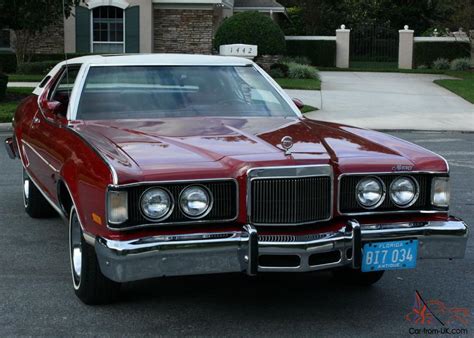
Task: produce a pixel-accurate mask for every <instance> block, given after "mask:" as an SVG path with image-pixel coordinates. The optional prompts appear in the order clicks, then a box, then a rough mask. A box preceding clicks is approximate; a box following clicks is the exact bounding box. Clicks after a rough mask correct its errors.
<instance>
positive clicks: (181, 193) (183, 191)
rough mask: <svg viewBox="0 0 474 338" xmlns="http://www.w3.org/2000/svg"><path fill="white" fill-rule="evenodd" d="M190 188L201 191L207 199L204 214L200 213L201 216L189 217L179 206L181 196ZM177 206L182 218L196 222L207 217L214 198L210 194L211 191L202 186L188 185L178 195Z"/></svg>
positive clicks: (180, 205)
mask: <svg viewBox="0 0 474 338" xmlns="http://www.w3.org/2000/svg"><path fill="white" fill-rule="evenodd" d="M192 188H200V189H202V190H203V191H204V192H205V193H206V195H207V197H208V200H209V202H208V204H207V208H206V209H205V211H204V212H202V213H201V214H199V215H190V214H189V213H188V212H186V211H185V210H184V208H183V206H182V204H181V199H182V198H183V194H184V193H185V192H186V191H187V190H188V189H192ZM178 205H179V209H180V211H181V212H182V213H183V215H184V216H186V217H187V218H189V219H192V220H198V219H202V218H204V217H206V216H207V215H209V213H210V212H211V210H212V207H213V206H214V196H213V194H212V192H211V190H210V189H209V188H208V187H206V186H204V185H201V184H190V185H188V186H186V187H184V188H183V189H182V190H181V191H180V193H179V196H178Z"/></svg>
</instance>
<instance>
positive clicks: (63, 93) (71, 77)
mask: <svg viewBox="0 0 474 338" xmlns="http://www.w3.org/2000/svg"><path fill="white" fill-rule="evenodd" d="M79 69H80V66H69V67H68V68H66V69H65V70H64V71H63V73H62V75H61V78H60V79H59V81H58V83H57V84H56V87H55V89H54V91H53V93H52V94H51V96H50V100H53V101H59V102H61V103H63V104H64V105H66V107H67V105H68V104H69V96H70V94H71V91H72V88H73V86H74V83H75V82H76V78H77V74H78V73H79Z"/></svg>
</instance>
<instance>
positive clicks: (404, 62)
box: [398, 26, 415, 69]
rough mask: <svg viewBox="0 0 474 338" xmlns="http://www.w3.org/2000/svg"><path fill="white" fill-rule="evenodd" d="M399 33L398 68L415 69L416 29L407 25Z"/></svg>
mask: <svg viewBox="0 0 474 338" xmlns="http://www.w3.org/2000/svg"><path fill="white" fill-rule="evenodd" d="M398 33H399V35H400V39H399V42H398V68H399V69H413V34H414V33H415V31H414V30H411V29H408V26H405V27H404V29H402V30H399V31H398Z"/></svg>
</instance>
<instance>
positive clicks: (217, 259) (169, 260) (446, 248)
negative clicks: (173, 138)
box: [95, 220, 468, 282]
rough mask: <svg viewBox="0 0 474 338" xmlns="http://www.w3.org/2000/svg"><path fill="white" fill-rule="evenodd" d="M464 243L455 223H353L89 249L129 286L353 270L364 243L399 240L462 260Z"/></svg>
mask: <svg viewBox="0 0 474 338" xmlns="http://www.w3.org/2000/svg"><path fill="white" fill-rule="evenodd" d="M467 238H468V227H467V225H466V224H465V223H464V222H463V221H459V220H450V221H445V222H424V223H394V224H380V225H379V224H368V225H367V224H363V225H360V224H359V223H358V222H357V221H355V220H353V221H349V222H348V223H347V226H345V227H343V228H341V229H340V230H339V231H335V232H328V233H321V234H316V235H304V236H291V235H290V236H288V235H262V236H259V235H258V234H257V231H256V229H255V228H254V227H253V226H251V225H246V226H244V227H243V229H242V230H241V231H235V232H227V233H206V234H188V235H166V236H155V237H147V238H140V239H136V240H131V241H115V240H107V239H104V238H96V239H95V249H96V253H97V257H98V261H99V264H100V268H101V270H102V273H103V274H104V275H105V276H107V277H108V278H110V279H112V280H114V281H117V282H129V281H135V280H141V279H147V278H154V277H163V276H180V275H194V274H211V273H225V272H245V273H247V274H250V275H254V274H256V273H257V272H265V271H273V272H276V271H285V272H304V271H314V270H321V269H328V268H335V267H340V266H352V267H353V268H358V267H359V266H360V264H361V260H362V258H361V256H362V255H361V248H362V246H363V244H364V243H366V242H372V241H386V240H399V239H418V240H419V248H418V258H419V259H427V258H450V259H451V258H463V257H464V252H465V250H466V242H467ZM353 253H355V254H353ZM282 257H283V258H284V259H282V260H280V258H282ZM285 258H291V259H290V261H288V260H285ZM294 259H296V263H295V260H294ZM298 259H299V261H298ZM275 262H276V264H274V263H275ZM290 263H291V264H290Z"/></svg>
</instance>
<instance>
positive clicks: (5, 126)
mask: <svg viewBox="0 0 474 338" xmlns="http://www.w3.org/2000/svg"><path fill="white" fill-rule="evenodd" d="M11 130H12V124H11V123H0V132H2V131H11Z"/></svg>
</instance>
